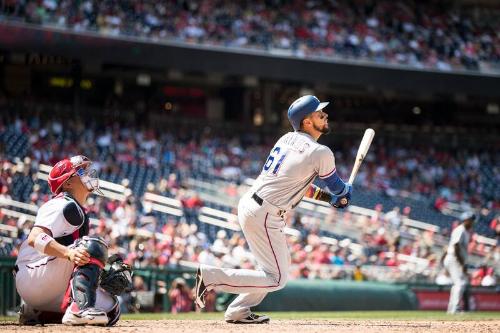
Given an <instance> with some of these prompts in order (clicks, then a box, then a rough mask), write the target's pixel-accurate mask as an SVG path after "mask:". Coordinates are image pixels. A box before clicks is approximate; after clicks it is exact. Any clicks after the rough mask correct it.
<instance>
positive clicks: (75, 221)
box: [15, 155, 132, 326]
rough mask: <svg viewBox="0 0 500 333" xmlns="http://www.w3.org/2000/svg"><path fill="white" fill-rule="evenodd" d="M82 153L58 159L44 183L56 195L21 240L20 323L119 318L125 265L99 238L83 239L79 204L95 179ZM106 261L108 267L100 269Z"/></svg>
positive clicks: (95, 188) (85, 221)
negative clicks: (119, 298) (25, 237)
mask: <svg viewBox="0 0 500 333" xmlns="http://www.w3.org/2000/svg"><path fill="white" fill-rule="evenodd" d="M91 164H92V162H91V161H90V160H89V159H88V158H87V157H85V156H81V155H78V156H73V157H71V158H70V159H64V160H62V161H60V162H58V163H57V164H56V165H55V166H54V167H53V168H52V170H51V171H50V174H49V178H48V183H49V186H50V190H51V191H52V193H54V195H55V197H54V198H52V199H51V200H49V201H48V202H46V203H45V204H43V205H42V206H41V207H40V209H39V210H38V214H37V216H36V219H35V225H34V226H33V229H32V230H31V232H30V234H29V236H28V238H27V239H26V240H25V241H24V242H23V243H22V244H21V248H20V250H19V256H18V258H17V262H16V267H15V274H16V288H17V291H18V292H19V295H20V296H21V298H22V303H21V309H20V313H19V314H20V315H19V323H20V324H21V325H37V324H46V323H61V321H62V323H63V324H66V325H101V326H112V325H114V324H115V323H116V322H117V321H118V319H119V318H120V306H119V303H118V299H117V297H116V295H119V294H120V293H122V292H123V291H125V290H130V289H131V286H132V277H131V274H132V272H131V270H130V267H129V266H128V265H126V264H124V263H123V262H122V261H121V259H119V258H117V257H116V256H112V258H109V259H108V247H107V244H106V242H105V241H104V240H102V239H100V238H99V237H88V233H89V218H88V216H87V214H86V213H85V209H84V208H83V204H84V203H85V202H86V200H87V197H88V196H89V195H90V193H92V192H99V179H98V178H97V177H96V176H95V175H96V172H95V170H94V169H91V168H90V167H91ZM106 264H108V265H109V266H108V267H107V269H105V266H106Z"/></svg>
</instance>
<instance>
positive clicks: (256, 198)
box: [252, 193, 264, 206]
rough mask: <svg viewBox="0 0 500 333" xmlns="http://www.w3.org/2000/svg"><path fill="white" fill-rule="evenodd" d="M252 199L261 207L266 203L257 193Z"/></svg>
mask: <svg viewBox="0 0 500 333" xmlns="http://www.w3.org/2000/svg"><path fill="white" fill-rule="evenodd" d="M252 199H254V200H255V202H256V203H258V204H259V206H262V204H263V203H264V199H262V198H261V197H259V196H258V195H257V193H254V194H252Z"/></svg>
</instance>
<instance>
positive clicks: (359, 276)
mask: <svg viewBox="0 0 500 333" xmlns="http://www.w3.org/2000/svg"><path fill="white" fill-rule="evenodd" d="M352 279H353V280H354V281H358V282H359V281H364V280H366V277H365V275H364V274H363V272H362V271H361V265H356V267H355V268H354V270H353V271H352Z"/></svg>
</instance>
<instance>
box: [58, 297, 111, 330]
mask: <svg viewBox="0 0 500 333" xmlns="http://www.w3.org/2000/svg"><path fill="white" fill-rule="evenodd" d="M73 304H75V303H73ZM72 308H73V309H72ZM75 310H76V311H75ZM108 320H109V319H108V315H107V314H106V312H104V311H102V310H99V309H96V308H86V309H83V310H79V311H78V307H77V306H70V307H68V309H66V312H65V313H64V317H63V319H62V323H63V324H64V325H70V326H80V325H96V326H106V325H107V324H108Z"/></svg>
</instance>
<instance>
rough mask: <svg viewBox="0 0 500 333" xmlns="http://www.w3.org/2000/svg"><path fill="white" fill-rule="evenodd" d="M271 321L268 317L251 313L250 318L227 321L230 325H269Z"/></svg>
mask: <svg viewBox="0 0 500 333" xmlns="http://www.w3.org/2000/svg"><path fill="white" fill-rule="evenodd" d="M270 320H271V319H270V318H269V317H268V316H266V315H256V314H255V313H251V314H250V315H249V316H248V317H246V318H243V319H239V320H226V323H230V324H269V321H270Z"/></svg>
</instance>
